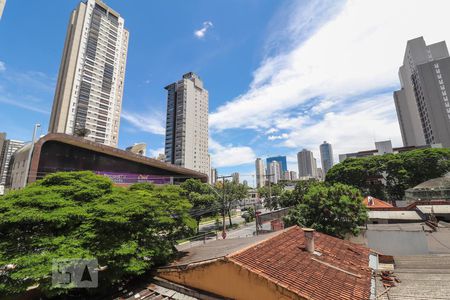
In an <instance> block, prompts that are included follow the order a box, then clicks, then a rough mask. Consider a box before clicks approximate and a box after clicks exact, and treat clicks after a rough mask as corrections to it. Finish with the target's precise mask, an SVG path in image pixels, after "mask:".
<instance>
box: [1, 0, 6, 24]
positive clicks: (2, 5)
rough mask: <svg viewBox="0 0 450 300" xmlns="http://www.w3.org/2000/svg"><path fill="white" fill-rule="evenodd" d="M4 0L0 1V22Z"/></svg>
mask: <svg viewBox="0 0 450 300" xmlns="http://www.w3.org/2000/svg"><path fill="white" fill-rule="evenodd" d="M5 4H6V0H0V20H1V19H2V15H3V10H4V9H5Z"/></svg>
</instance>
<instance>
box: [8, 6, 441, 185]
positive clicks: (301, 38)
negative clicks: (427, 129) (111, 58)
mask: <svg viewBox="0 0 450 300" xmlns="http://www.w3.org/2000/svg"><path fill="white" fill-rule="evenodd" d="M78 2H79V1H72V0H70V1H69V0H64V1H61V0H47V1H45V3H44V4H43V3H42V2H38V1H29V0H14V1H13V0H9V1H8V2H7V4H6V8H5V11H4V14H3V18H2V19H1V20H0V131H6V132H7V133H8V136H9V137H10V138H14V139H23V140H29V139H31V131H32V127H33V124H34V123H41V124H42V125H43V132H42V133H45V132H46V129H47V126H48V119H49V113H50V109H51V104H52V101H53V93H54V88H55V82H56V77H57V73H58V68H59V63H60V60H61V53H62V48H63V45H64V38H65V33H66V25H67V22H68V18H69V15H70V12H71V11H72V9H74V8H75V7H76V6H77V4H78ZM392 2H393V1H388V0H381V1H370V2H369V1H272V0H245V1H242V0H227V1H210V0H202V1H199V0H196V1H181V0H178V1H171V0H164V1H163V0H159V1H157V0H154V1H146V0H133V1H123V0H122V1H119V0H109V1H106V3H107V4H108V5H109V6H111V7H112V8H113V9H115V10H116V11H118V12H119V13H120V14H121V15H122V16H123V17H124V18H125V26H126V27H127V28H128V30H129V31H130V43H129V53H128V60H127V71H126V80H125V94H124V98H123V114H122V122H121V128H120V136H119V147H120V148H125V147H126V146H128V145H131V144H133V143H135V142H146V143H147V145H148V148H149V152H150V153H151V155H156V153H158V152H159V151H161V148H163V146H164V145H163V141H164V136H163V135H162V133H163V132H164V121H165V105H166V94H165V90H164V86H165V85H167V84H168V83H171V82H173V81H175V80H178V79H179V78H180V77H181V75H182V74H183V73H185V72H188V71H194V72H196V73H198V74H199V75H200V77H202V79H203V80H204V84H205V87H206V88H207V89H208V90H209V95H210V132H211V140H210V152H211V154H212V158H213V165H215V166H216V167H218V168H219V173H220V174H228V173H231V172H234V171H238V172H240V173H241V174H247V175H248V176H241V178H242V179H247V180H248V181H249V182H252V181H253V178H252V177H251V175H250V174H252V173H254V159H255V158H256V157H263V158H266V157H267V156H270V155H287V156H288V165H289V169H291V170H296V169H297V167H296V161H295V154H296V153H297V152H298V151H300V150H301V149H303V148H308V149H310V150H312V151H314V153H315V156H316V157H318V149H319V144H320V143H321V142H322V141H323V140H327V141H328V142H330V143H332V144H333V147H334V150H335V153H334V154H335V157H336V158H337V155H338V154H339V153H345V152H349V151H358V150H364V149H367V148H372V147H373V142H374V141H375V140H384V139H392V140H393V143H394V145H396V146H400V145H401V138H400V132H399V129H398V124H397V119H396V113H395V109H394V105H393V100H392V96H391V95H392V91H394V90H395V89H397V88H398V86H399V82H398V79H397V70H398V67H399V66H400V65H401V63H402V60H403V52H404V48H405V44H406V41H407V40H408V39H411V38H415V37H417V36H421V35H423V36H424V38H425V40H426V42H427V43H433V42H437V41H440V40H448V37H449V35H450V34H449V32H448V30H447V27H448V26H447V25H448V24H447V23H446V20H447V16H446V15H445V12H446V11H448V9H449V8H450V7H449V3H448V1H445V0H443V1H437V3H436V4H435V5H433V7H440V8H441V9H439V10H438V11H436V10H435V9H433V7H429V6H430V5H427V2H426V1H419V0H417V1H414V0H405V1H401V0H399V1H395V2H394V3H392ZM405 6H407V7H409V9H408V11H404V9H403V8H404V7H405ZM424 16H425V17H424ZM410 20H415V22H411V21H410ZM202 28H205V29H204V30H203V31H201V33H198V34H197V35H196V34H195V33H196V32H198V31H199V30H201V29H202Z"/></svg>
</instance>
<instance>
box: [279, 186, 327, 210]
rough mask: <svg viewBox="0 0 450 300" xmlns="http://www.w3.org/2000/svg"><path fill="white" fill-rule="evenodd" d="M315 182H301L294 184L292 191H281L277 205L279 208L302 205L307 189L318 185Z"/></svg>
mask: <svg viewBox="0 0 450 300" xmlns="http://www.w3.org/2000/svg"><path fill="white" fill-rule="evenodd" d="M318 183H319V182H318V181H317V180H314V179H311V180H301V181H299V182H297V183H296V184H295V187H294V190H292V191H283V193H282V194H281V196H280V201H279V204H280V206H281V207H283V208H284V207H291V206H295V205H297V204H299V203H302V202H303V200H304V197H305V195H306V194H307V193H308V191H309V188H310V187H311V186H313V185H315V184H318Z"/></svg>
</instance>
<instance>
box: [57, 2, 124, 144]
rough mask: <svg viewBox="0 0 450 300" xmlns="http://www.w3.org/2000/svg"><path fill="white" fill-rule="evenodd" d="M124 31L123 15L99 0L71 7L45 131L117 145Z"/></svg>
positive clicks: (121, 90) (122, 78) (120, 105)
mask: <svg viewBox="0 0 450 300" xmlns="http://www.w3.org/2000/svg"><path fill="white" fill-rule="evenodd" d="M128 36H129V34H128V31H127V30H126V29H125V28H124V19H123V18H122V17H121V16H120V15H119V14H118V13H117V12H115V11H114V10H112V9H111V8H109V7H108V6H106V4H104V3H103V2H102V1H100V0H87V1H86V2H85V3H84V2H82V3H80V4H79V5H78V7H77V8H76V9H75V10H74V11H73V12H72V14H71V16H70V19H69V25H68V28H67V35H66V40H65V44H64V50H63V55H62V60H61V66H60V69H59V75H58V81H57V84H56V91H55V98H54V101H53V107H52V114H51V117H50V124H49V132H51V133H66V134H71V135H80V136H84V137H85V138H86V139H88V140H91V141H93V142H97V143H101V144H105V145H108V146H113V147H117V144H118V140H119V126H120V113H121V110H122V96H123V88H124V80H125V67H126V59H127V49H128Z"/></svg>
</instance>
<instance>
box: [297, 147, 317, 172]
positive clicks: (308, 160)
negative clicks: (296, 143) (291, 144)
mask: <svg viewBox="0 0 450 300" xmlns="http://www.w3.org/2000/svg"><path fill="white" fill-rule="evenodd" d="M297 162H298V176H299V177H314V178H317V163H316V159H315V158H314V155H313V153H312V152H311V151H309V150H307V149H303V150H302V151H300V152H299V153H297Z"/></svg>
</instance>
